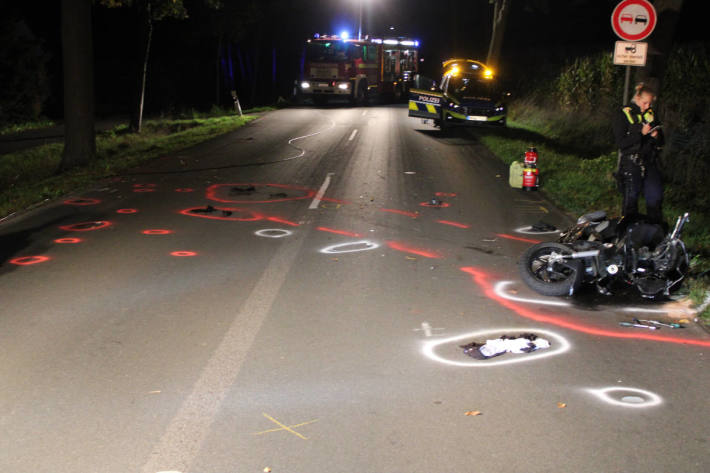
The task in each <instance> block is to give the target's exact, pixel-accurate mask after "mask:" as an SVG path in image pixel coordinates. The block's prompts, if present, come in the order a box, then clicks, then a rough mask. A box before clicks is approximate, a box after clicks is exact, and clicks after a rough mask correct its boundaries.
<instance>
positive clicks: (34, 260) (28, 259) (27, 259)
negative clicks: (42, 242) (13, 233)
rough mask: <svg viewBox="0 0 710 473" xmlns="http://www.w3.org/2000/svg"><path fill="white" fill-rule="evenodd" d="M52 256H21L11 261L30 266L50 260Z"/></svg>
mask: <svg viewBox="0 0 710 473" xmlns="http://www.w3.org/2000/svg"><path fill="white" fill-rule="evenodd" d="M50 259H51V258H50V257H49V256H21V257H19V258H13V259H11V260H10V263H12V264H16V265H17V266H30V265H33V264H38V263H44V262H45V261H49V260H50Z"/></svg>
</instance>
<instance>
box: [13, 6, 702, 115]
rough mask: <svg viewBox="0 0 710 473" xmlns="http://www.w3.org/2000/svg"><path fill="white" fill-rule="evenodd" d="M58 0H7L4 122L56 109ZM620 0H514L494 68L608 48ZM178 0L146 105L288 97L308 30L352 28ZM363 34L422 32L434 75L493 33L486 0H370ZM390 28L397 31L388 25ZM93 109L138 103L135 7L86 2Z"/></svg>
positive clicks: (521, 81) (531, 72)
mask: <svg viewBox="0 0 710 473" xmlns="http://www.w3.org/2000/svg"><path fill="white" fill-rule="evenodd" d="M60 3H61V2H59V1H56V2H46V1H39V0H29V1H26V2H15V3H14V4H12V5H4V6H3V9H4V15H3V17H2V19H1V20H0V27H2V31H0V40H2V44H3V47H2V50H1V51H0V79H1V80H2V84H3V88H2V89H3V90H2V92H1V93H0V121H2V122H15V121H22V120H27V119H32V118H37V117H38V116H39V115H44V116H49V117H50V118H57V119H61V118H62V114H63V99H62V72H61V70H62V58H61V40H60V38H61V35H60V22H59V12H60ZM129 3H130V2H129ZM616 3H617V2H616V1H615V0H570V1H569V2H557V1H552V0H525V1H523V0H520V1H516V2H514V3H513V8H512V9H511V13H510V17H509V20H508V27H507V30H506V37H505V41H504V44H503V50H502V64H501V71H500V72H501V75H502V77H503V78H504V79H505V80H506V81H507V82H508V83H510V84H511V87H512V88H513V89H517V88H520V87H523V86H524V85H525V84H526V83H529V82H531V81H535V80H545V78H546V77H549V78H550V79H551V80H552V78H553V77H554V76H555V74H556V73H557V71H559V70H560V67H561V66H562V65H564V64H566V63H570V62H572V61H573V60H574V58H576V57H583V56H586V55H588V54H591V53H594V52H600V51H610V50H611V48H612V46H613V42H614V41H615V40H616V38H615V36H614V34H613V33H612V31H611V28H610V26H609V16H610V14H611V11H612V9H613V7H614V5H615V4H616ZM700 3H701V2H688V1H686V2H685V5H684V8H683V15H682V18H681V22H680V24H679V27H678V29H677V31H678V34H677V35H678V38H677V40H679V41H684V40H691V39H699V38H701V37H702V36H704V34H703V30H702V29H701V28H700V27H699V26H698V24H699V22H700V19H701V18H702V14H701V13H700V12H699V11H697V9H698V5H699V4H700ZM221 4H222V6H221V8H219V9H215V8H213V4H212V2H208V1H205V0H184V6H185V8H186V10H187V13H188V17H187V18H186V19H175V18H165V19H162V20H161V21H158V22H156V23H155V25H154V31H153V36H152V45H151V54H150V60H149V64H148V75H147V83H146V96H145V111H146V114H148V115H156V114H161V113H171V112H181V111H185V110H190V109H198V110H206V109H209V108H211V107H212V106H214V105H219V106H222V107H226V106H229V105H231V103H232V102H231V96H230V91H231V90H236V91H237V93H238V95H239V98H240V100H241V102H242V105H243V106H244V107H251V106H256V105H262V104H269V103H274V102H275V101H276V100H277V99H278V97H284V98H288V97H289V96H290V94H291V92H292V89H293V83H294V80H295V79H296V78H297V77H298V74H299V71H300V67H301V59H302V54H303V44H304V40H305V39H306V38H307V37H309V36H310V35H312V34H313V33H314V32H321V33H337V32H339V31H341V30H343V29H347V30H349V31H350V32H351V33H352V34H356V32H357V26H358V5H359V3H358V1H357V0H311V1H308V2H306V1H288V0H239V1H238V0H223V1H222V2H221ZM364 5H369V6H366V8H365V9H364V11H363V30H364V33H368V32H377V33H378V34H388V33H389V34H393V35H403V36H413V37H416V38H417V39H419V40H420V41H421V44H422V56H423V57H424V58H425V62H424V63H423V64H422V65H423V70H424V72H425V73H427V74H429V75H436V74H437V73H438V69H439V65H440V64H441V61H442V60H443V59H446V58H448V57H452V56H467V57H473V58H485V55H486V51H487V48H488V40H489V38H490V34H491V18H492V7H491V4H490V2H489V1H488V0H440V1H438V2H431V1H416V0H408V1H403V0H387V1H382V2H365V3H364ZM390 27H394V28H395V29H394V30H390ZM93 35H94V56H95V60H94V65H95V67H94V73H95V81H94V82H95V95H96V114H97V116H99V117H102V116H115V115H128V114H129V113H130V112H131V107H132V106H133V104H134V103H135V93H136V91H135V89H136V77H137V75H138V73H139V68H140V67H141V49H142V48H144V36H143V35H142V34H141V26H140V23H139V18H138V17H137V15H136V12H135V9H134V8H130V7H129V8H106V7H105V6H104V5H103V4H102V2H99V1H96V2H94V6H93Z"/></svg>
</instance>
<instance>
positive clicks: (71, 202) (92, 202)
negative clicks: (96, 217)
mask: <svg viewBox="0 0 710 473" xmlns="http://www.w3.org/2000/svg"><path fill="white" fill-rule="evenodd" d="M64 203H65V204H66V205H77V206H85V205H96V204H100V203H101V200H99V199H69V200H65V201H64Z"/></svg>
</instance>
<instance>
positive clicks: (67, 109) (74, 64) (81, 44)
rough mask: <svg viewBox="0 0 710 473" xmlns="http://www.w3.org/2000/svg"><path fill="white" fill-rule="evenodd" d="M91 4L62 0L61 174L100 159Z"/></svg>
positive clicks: (83, 1) (74, 0) (85, 1)
mask: <svg viewBox="0 0 710 473" xmlns="http://www.w3.org/2000/svg"><path fill="white" fill-rule="evenodd" d="M91 3H92V2H91V0H62V13H61V22H62V65H63V77H64V152H63V154H62V162H61V165H60V169H61V170H66V169H70V168H73V167H75V166H77V165H81V164H86V163H88V162H90V161H92V160H93V159H94V157H95V156H96V138H95V134H94V70H93V59H94V51H93V42H92V29H91Z"/></svg>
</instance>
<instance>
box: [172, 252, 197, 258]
mask: <svg viewBox="0 0 710 473" xmlns="http://www.w3.org/2000/svg"><path fill="white" fill-rule="evenodd" d="M170 255H171V256H177V257H186V256H197V253H195V252H194V251H173V252H172V253H170Z"/></svg>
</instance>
